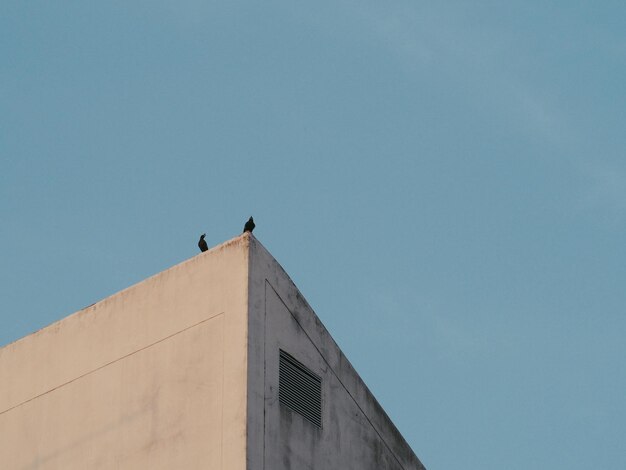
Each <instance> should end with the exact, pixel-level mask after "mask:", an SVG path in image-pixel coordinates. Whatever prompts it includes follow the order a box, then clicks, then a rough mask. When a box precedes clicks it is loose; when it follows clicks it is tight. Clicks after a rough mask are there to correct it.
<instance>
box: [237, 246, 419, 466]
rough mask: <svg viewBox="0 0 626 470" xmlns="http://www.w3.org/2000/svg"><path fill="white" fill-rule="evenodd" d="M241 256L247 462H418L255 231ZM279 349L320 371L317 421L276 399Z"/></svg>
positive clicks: (359, 464) (401, 463)
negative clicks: (245, 303)
mask: <svg viewBox="0 0 626 470" xmlns="http://www.w3.org/2000/svg"><path fill="white" fill-rule="evenodd" d="M249 259H250V273H249V278H250V281H249V282H250V285H249V295H250V310H249V319H248V322H249V327H248V328H249V345H248V350H249V363H248V429H247V440H248V453H247V461H248V467H247V468H248V470H295V469H297V470H306V469H325V470H331V469H337V470H349V469H354V470H382V469H389V470H401V469H403V470H409V469H411V470H413V469H423V468H424V467H423V466H422V464H421V462H420V461H419V459H418V458H417V457H416V455H415V454H414V453H413V451H412V450H411V448H410V447H409V446H408V444H407V443H406V441H405V440H404V439H403V438H402V436H401V435H400V433H399V432H398V430H397V429H396V427H395V426H394V425H393V423H392V422H391V420H390V419H389V417H388V416H387V415H386V413H385V412H384V411H383V409H382V408H381V407H380V405H379V404H378V402H377V401H376V399H375V398H374V397H373V395H372V394H371V393H370V391H369V390H368V388H367V387H366V386H365V384H364V383H363V381H362V380H361V378H360V377H359V375H358V374H357V373H356V371H355V370H354V368H353V367H352V366H351V364H350V362H349V361H348V360H347V359H346V357H345V356H344V355H343V354H342V352H341V351H340V350H339V348H338V347H337V345H336V343H335V342H334V341H333V339H332V338H331V336H330V334H329V333H328V331H327V330H326V329H325V328H324V326H323V325H322V323H321V322H320V320H319V318H318V317H317V316H316V315H315V313H314V312H313V310H312V309H311V308H310V306H309V305H308V303H307V302H306V300H305V299H304V298H303V297H302V295H301V294H300V292H299V291H298V289H297V288H296V287H295V285H294V284H293V282H292V281H291V279H290V278H289V276H288V275H287V274H286V273H285V272H284V270H283V269H282V268H281V267H280V265H279V264H278V263H277V262H276V261H275V260H274V259H273V258H272V256H271V255H270V254H269V253H268V252H267V251H266V250H265V248H264V247H263V246H262V245H261V244H260V243H259V242H258V241H257V240H255V239H252V240H251V245H250V258H249ZM279 349H283V350H285V351H287V352H288V353H290V354H291V355H293V356H294V357H295V358H297V359H298V360H299V361H300V362H302V363H303V364H305V365H306V366H307V367H308V368H309V369H311V370H313V371H314V372H316V373H317V374H318V375H320V376H321V377H322V400H323V406H322V422H323V426H322V428H321V429H320V428H318V427H316V426H314V425H313V424H311V423H310V422H308V421H306V420H305V419H304V418H303V417H301V416H300V415H298V414H297V413H294V412H292V411H290V410H288V409H287V408H286V407H285V406H283V405H281V404H280V403H279V398H278V380H279V371H278V364H279ZM407 401H410V397H407Z"/></svg>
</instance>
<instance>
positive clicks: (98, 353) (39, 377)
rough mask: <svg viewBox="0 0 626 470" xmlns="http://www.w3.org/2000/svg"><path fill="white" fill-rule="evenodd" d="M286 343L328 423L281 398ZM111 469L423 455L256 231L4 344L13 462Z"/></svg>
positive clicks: (0, 404) (343, 468)
mask: <svg viewBox="0 0 626 470" xmlns="http://www.w3.org/2000/svg"><path fill="white" fill-rule="evenodd" d="M279 349H284V350H285V351H287V352H288V353H290V354H291V355H293V356H294V357H296V358H297V359H298V360H299V361H301V362H303V363H304V364H305V365H306V366H307V367H309V368H310V369H312V370H314V371H315V372H316V373H317V374H318V375H320V376H321V377H322V404H323V406H322V410H323V411H322V422H323V426H322V428H321V429H320V428H318V427H316V426H314V425H312V424H311V423H309V422H308V421H305V420H304V419H303V418H302V417H301V416H300V415H298V414H296V413H293V412H291V411H289V410H287V409H286V408H285V407H283V406H282V405H280V404H279V402H278V364H279ZM408 398H410V397H407V399H408ZM110 468H112V469H151V470H152V469H164V470H165V469H185V470H189V469H196V468H197V469H210V470H214V469H215V470H307V469H325V470H335V469H336V470H350V469H354V470H421V469H423V466H422V465H421V463H420V462H419V460H418V458H417V457H416V456H415V454H414V453H413V452H412V450H411V449H410V447H409V446H408V445H407V443H406V442H405V441H404V439H403V438H402V436H401V435H400V434H399V432H398V431H397V429H396V428H395V426H394V425H393V424H392V423H391V421H390V420H389V418H388V416H387V415H386V414H385V412H384V411H383V410H382V408H381V407H380V405H379V404H378V402H377V401H376V400H375V399H374V397H373V396H372V394H371V393H370V392H369V390H368V389H367V387H366V386H365V384H364V383H363V382H362V380H361V379H360V377H359V376H358V374H357V373H356V372H355V370H354V369H353V368H352V366H351V365H350V363H349V362H348V360H347V359H346V358H345V356H344V355H343V354H342V353H341V351H340V350H339V348H338V347H337V345H336V344H335V342H334V341H333V339H332V338H331V336H330V335H329V333H328V332H327V331H326V329H325V328H324V326H323V325H322V324H321V322H320V320H319V319H318V317H317V316H316V315H315V313H314V312H313V310H312V309H311V308H310V307H309V305H308V304H307V302H306V301H305V300H304V298H303V297H302V295H301V294H300V292H299V291H298V290H297V288H296V287H295V285H294V284H293V282H291V280H290V279H289V276H287V274H286V273H285V272H284V271H283V270H282V268H281V267H280V265H279V264H278V263H277V262H276V261H275V260H274V258H272V256H271V255H270V254H269V253H268V252H267V251H266V250H265V248H263V246H262V245H261V244H260V243H259V242H258V241H257V240H256V239H255V238H254V237H253V236H252V235H251V234H249V233H248V234H243V235H241V236H239V237H237V238H235V239H233V240H230V241H228V242H226V243H224V244H222V245H220V246H218V247H216V248H213V249H211V250H209V251H207V252H205V253H202V254H199V255H197V256H195V257H194V258H192V259H190V260H188V261H186V262H184V263H181V264H179V265H177V266H174V267H173V268H171V269H168V270H166V271H164V272H162V273H160V274H157V275H156V276H153V277H151V278H149V279H147V280H145V281H143V282H141V283H139V284H137V285H135V286H133V287H130V288H128V289H126V290H124V291H122V292H120V293H118V294H115V295H113V296H111V297H109V298H107V299H105V300H103V301H101V302H99V303H97V304H95V305H93V306H92V307H89V308H87V309H84V310H81V311H80V312H78V313H75V314H74V315H71V316H69V317H67V318H65V319H63V320H61V321H59V322H57V323H54V324H53V325H50V326H49V327H47V328H44V329H43V330H40V331H38V332H36V333H34V334H32V335H30V336H27V337H25V338H23V339H21V340H19V341H16V342H15V343H12V344H10V345H8V346H6V347H4V348H2V349H0V469H2V470H4V469H7V470H22V469H23V470H26V469H45V470H51V469H59V470H60V469H63V470H72V469H80V470H84V469H90V470H91V469H110Z"/></svg>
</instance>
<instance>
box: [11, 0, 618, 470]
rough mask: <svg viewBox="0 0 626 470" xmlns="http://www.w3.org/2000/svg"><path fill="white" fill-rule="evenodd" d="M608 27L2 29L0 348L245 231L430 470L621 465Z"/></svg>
mask: <svg viewBox="0 0 626 470" xmlns="http://www.w3.org/2000/svg"><path fill="white" fill-rule="evenodd" d="M625 21H626V4H624V3H623V2H617V1H602V2H572V1H567V2H566V1H551V2H538V1H523V2H522V1H508V2H494V1H491V2H489V1H483V2H460V1H459V2H456V1H446V2H419V1H392V2H371V1H368V0H360V1H343V0H334V1H332V2H329V1H318V2H309V3H307V2H299V1H296V2H294V1H273V0H268V1H265V2H248V1H237V0H233V1H229V2H210V1H200V0H179V1H177V2H171V1H165V0H152V1H149V2H148V1H134V2H128V1H124V2H122V1H111V2H100V3H93V2H75V1H70V2H63V4H62V5H61V4H59V3H55V2H43V1H32V2H22V1H12V0H4V1H3V2H2V4H0V57H1V58H2V60H0V106H1V107H0V109H1V111H0V219H1V220H0V222H1V223H0V261H1V263H0V326H1V328H0V344H6V343H8V342H11V341H13V340H15V339H17V338H19V337H21V336H24V335H26V334H28V333H30V332H32V331H34V330H36V329H38V328H41V327H43V326H45V325H47V324H49V323H51V322H53V321H56V320H58V319H60V318H62V317H64V316H66V315H68V314H70V313H72V312H74V311H76V310H78V309H80V308H82V307H84V306H86V305H89V304H91V303H93V302H95V301H98V300H100V299H102V298H104V297H107V296H109V295H111V294H113V293H115V292H116V291H118V290H120V289H123V288H125V287H127V286H129V285H131V284H133V283H135V282H138V281H140V280H142V279H144V278H146V277H148V276H150V275H152V274H154V273H156V272H159V271H161V270H163V269H166V268H167V267H169V266H171V265H173V264H175V263H178V262H180V261H182V260H184V259H187V258H189V257H191V256H194V255H196V253H197V247H196V242H197V238H198V236H199V234H200V233H203V232H206V233H207V241H208V243H209V245H215V244H218V243H220V242H222V241H224V240H226V239H228V238H231V237H232V236H235V235H237V234H238V233H239V232H240V231H241V228H242V226H243V223H244V222H245V220H246V219H247V217H248V216H249V215H254V217H255V220H256V221H257V230H256V231H255V235H257V237H258V238H259V240H260V241H261V242H262V243H263V244H264V245H265V246H266V247H267V248H268V249H269V250H270V251H271V252H272V254H273V255H274V256H275V257H276V258H277V259H278V260H279V262H281V264H282V265H283V266H284V267H285V269H286V270H287V272H289V273H290V275H291V276H292V278H293V279H294V281H295V282H296V284H297V285H298V287H299V288H300V289H301V291H302V292H303V293H304V295H305V296H306V297H307V300H308V301H309V302H310V303H311V305H312V306H313V308H314V309H315V310H316V312H317V313H318V315H319V316H320V318H321V319H322V321H323V322H324V323H325V324H326V326H327V328H328V329H329V331H330V332H331V334H332V335H333V336H334V338H335V339H336V340H337V342H338V343H339V345H340V346H341V347H342V349H343V350H344V352H345V353H346V354H347V356H348V357H349V359H350V360H351V362H352V363H353V364H354V366H355V367H356V369H357V370H358V371H359V372H360V373H361V375H362V376H363V378H364V380H365V381H366V383H367V384H368V385H369V386H370V388H371V389H372V391H373V392H374V394H375V395H376V396H377V397H378V398H379V400H380V402H381V403H382V405H383V407H384V408H385V409H386V410H387V412H388V413H389V415H390V416H391V417H392V419H393V420H394V422H395V423H396V424H397V426H398V428H399V429H400V431H401V432H402V433H403V434H404V436H405V437H406V439H407V440H408V442H409V443H410V444H411V446H412V447H413V449H414V450H415V452H416V453H417V454H418V456H419V457H420V458H421V459H422V461H423V462H424V464H425V465H426V466H427V468H429V469H431V470H436V469H451V468H480V469H482V470H487V469H494V470H496V469H497V470H501V469H503V468H506V469H508V470H516V469H527V468H536V469H550V470H558V469H568V470H575V469H581V470H582V469H585V470H586V469H588V468H601V469H620V470H622V469H624V468H626V443H625V440H624V436H626V393H625V392H626V365H625V363H626V361H625V358H626V341H625V340H624V336H625V333H626V312H625V307H626V248H625V246H626V244H625V243H624V240H625V236H624V234H625V229H626V158H625V157H626V155H625V150H624V149H625V148H626V132H624V127H625V122H626V115H625V114H626V111H625V110H626V86H625V83H626V33H625V31H626V30H625V29H624V22H625Z"/></svg>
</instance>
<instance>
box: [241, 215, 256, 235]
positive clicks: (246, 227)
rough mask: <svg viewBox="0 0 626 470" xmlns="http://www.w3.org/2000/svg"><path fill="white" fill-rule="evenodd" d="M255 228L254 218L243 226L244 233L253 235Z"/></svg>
mask: <svg viewBox="0 0 626 470" xmlns="http://www.w3.org/2000/svg"><path fill="white" fill-rule="evenodd" d="M254 227H256V225H254V219H253V218H252V217H250V218H249V219H248V221H247V222H246V225H244V226H243V232H244V233H246V232H250V233H252V231H253V230H254Z"/></svg>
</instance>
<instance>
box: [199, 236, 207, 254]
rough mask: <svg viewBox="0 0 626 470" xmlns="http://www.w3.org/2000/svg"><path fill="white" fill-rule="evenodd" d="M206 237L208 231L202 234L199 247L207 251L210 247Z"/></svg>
mask: <svg viewBox="0 0 626 470" xmlns="http://www.w3.org/2000/svg"><path fill="white" fill-rule="evenodd" d="M204 237H206V233H203V234H202V235H200V240H198V248H200V251H206V250H208V249H209V247H208V246H207V244H206V240H205V239H204Z"/></svg>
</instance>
